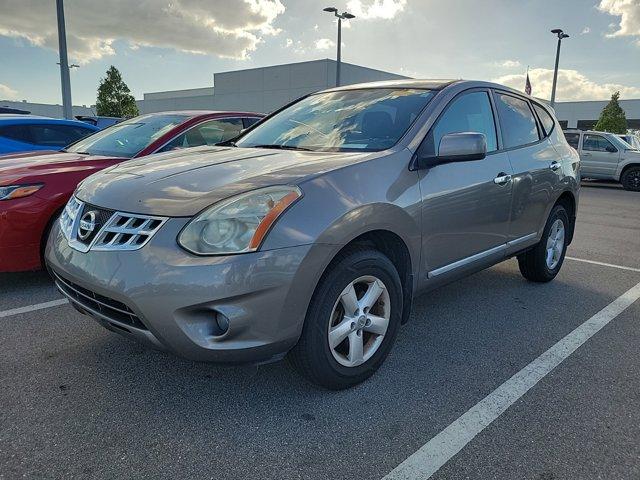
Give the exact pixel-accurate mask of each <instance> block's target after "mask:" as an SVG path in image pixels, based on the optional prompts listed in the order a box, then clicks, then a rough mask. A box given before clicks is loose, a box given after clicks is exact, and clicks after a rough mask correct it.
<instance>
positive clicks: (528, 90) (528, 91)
mask: <svg viewBox="0 0 640 480" xmlns="http://www.w3.org/2000/svg"><path fill="white" fill-rule="evenodd" d="M524 93H526V94H527V95H531V81H530V80H529V67H527V80H526V81H525V83H524Z"/></svg>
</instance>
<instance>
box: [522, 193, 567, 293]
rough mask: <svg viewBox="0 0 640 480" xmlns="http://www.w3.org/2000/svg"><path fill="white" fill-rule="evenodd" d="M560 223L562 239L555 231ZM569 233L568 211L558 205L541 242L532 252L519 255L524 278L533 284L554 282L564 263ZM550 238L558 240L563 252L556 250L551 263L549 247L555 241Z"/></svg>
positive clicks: (550, 216)
mask: <svg viewBox="0 0 640 480" xmlns="http://www.w3.org/2000/svg"><path fill="white" fill-rule="evenodd" d="M558 222H561V223H562V232H563V233H562V238H561V239H560V238H559V235H558V234H557V233H556V232H557V231H558V230H556V229H555V226H556V225H558ZM568 232H569V216H568V215H567V211H566V209H565V208H564V206H562V205H556V206H555V207H553V209H552V210H551V213H550V214H549V218H548V219H547V224H546V225H545V227H544V231H543V232H542V238H541V239H540V242H538V244H537V245H536V246H535V247H533V248H532V249H531V250H528V251H526V252H525V253H522V254H520V255H518V266H519V267H520V273H521V274H522V276H523V277H524V278H526V279H527V280H530V281H532V282H550V281H551V280H553V279H554V278H555V277H556V275H557V274H558V272H559V271H560V268H561V267H562V263H563V262H564V256H565V254H566V252H567V236H568V235H567V234H568ZM550 236H553V237H554V238H557V239H558V241H557V242H555V245H556V246H557V247H558V248H561V250H558V249H555V251H554V255H553V256H552V259H551V260H552V261H551V262H549V261H548V260H549V259H548V255H549V251H548V246H550V245H552V244H554V241H553V240H551V239H550V238H549V237H550Z"/></svg>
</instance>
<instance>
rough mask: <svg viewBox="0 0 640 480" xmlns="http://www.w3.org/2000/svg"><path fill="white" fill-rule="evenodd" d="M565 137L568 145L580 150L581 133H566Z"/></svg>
mask: <svg viewBox="0 0 640 480" xmlns="http://www.w3.org/2000/svg"><path fill="white" fill-rule="evenodd" d="M564 137H565V138H566V139H567V143H568V144H569V145H571V146H572V147H573V148H575V149H576V150H577V149H578V143H580V134H579V133H567V132H565V133H564Z"/></svg>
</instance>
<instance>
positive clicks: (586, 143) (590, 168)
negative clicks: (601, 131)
mask: <svg viewBox="0 0 640 480" xmlns="http://www.w3.org/2000/svg"><path fill="white" fill-rule="evenodd" d="M580 160H581V172H582V175H583V176H584V177H592V178H614V177H615V174H616V170H617V169H618V162H619V161H620V151H619V150H618V149H617V148H616V147H615V146H614V145H613V143H611V142H610V141H609V140H607V139H606V137H604V136H603V135H597V134H593V133H586V134H585V135H584V138H583V139H582V152H581V155H580Z"/></svg>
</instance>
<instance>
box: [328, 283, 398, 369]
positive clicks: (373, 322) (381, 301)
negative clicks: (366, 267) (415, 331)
mask: <svg viewBox="0 0 640 480" xmlns="http://www.w3.org/2000/svg"><path fill="white" fill-rule="evenodd" d="M390 317H391V302H390V299H389V292H388V291H387V287H386V286H385V285H384V283H383V282H382V281H381V280H380V279H378V278H376V277H374V276H371V275H365V276H362V277H359V278H356V279H355V280H353V281H352V282H351V283H349V285H347V286H346V287H345V288H344V290H342V293H340V295H339V296H338V300H336V303H335V304H334V306H333V310H332V311H331V316H330V320H329V328H328V341H329V348H330V349H331V354H332V355H333V358H334V359H335V360H336V361H337V362H338V363H339V364H340V365H343V366H345V367H356V366H358V365H362V364H363V363H365V362H366V361H367V360H369V359H370V358H371V357H372V356H373V355H374V354H375V353H376V351H378V349H379V348H380V345H382V342H383V340H384V336H385V334H386V333H387V328H388V327H389V319H390Z"/></svg>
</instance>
